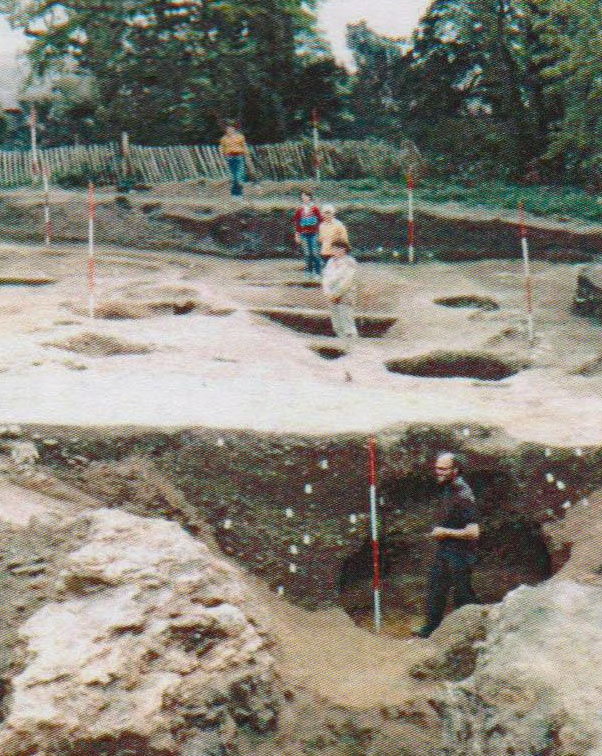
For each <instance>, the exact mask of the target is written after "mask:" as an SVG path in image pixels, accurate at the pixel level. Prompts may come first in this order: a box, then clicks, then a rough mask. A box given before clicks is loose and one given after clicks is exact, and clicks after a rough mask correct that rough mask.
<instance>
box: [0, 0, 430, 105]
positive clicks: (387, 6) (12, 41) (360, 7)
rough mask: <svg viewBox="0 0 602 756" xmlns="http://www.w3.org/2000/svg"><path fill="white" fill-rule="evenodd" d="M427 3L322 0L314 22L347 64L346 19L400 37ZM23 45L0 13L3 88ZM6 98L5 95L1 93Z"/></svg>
mask: <svg viewBox="0 0 602 756" xmlns="http://www.w3.org/2000/svg"><path fill="white" fill-rule="evenodd" d="M428 5H429V0H322V3H321V7H320V10H319V13H318V22H319V25H320V28H321V29H322V31H323V32H324V34H325V36H326V37H327V39H328V40H329V41H330V43H331V45H332V48H333V51H334V54H335V56H336V58H337V59H338V60H339V61H340V62H341V63H345V64H347V65H350V64H351V56H350V54H349V51H348V50H347V49H346V46H345V25H346V24H347V23H350V22H354V21H361V20H362V19H364V20H365V21H366V22H367V24H368V26H369V27H370V28H371V29H373V30H374V31H375V32H378V33H379V34H386V35H388V36H391V37H403V36H407V35H409V34H411V32H412V30H413V29H414V28H415V26H416V24H417V23H418V19H419V18H420V16H421V15H422V14H423V13H424V11H425V10H426V8H427V6H428ZM23 47H24V43H23V38H22V36H21V35H20V34H19V33H18V32H14V31H12V30H11V29H10V27H9V25H8V23H7V22H6V21H5V20H4V19H3V18H1V17H0V85H1V86H2V89H5V91H6V90H7V89H8V90H10V88H11V87H13V88H14V87H16V79H17V77H16V76H15V57H16V55H17V53H18V51H19V50H22V49H23ZM6 99H7V97H6V95H5V96H3V97H2V100H3V101H4V100H6ZM3 104H5V103H4V102H3Z"/></svg>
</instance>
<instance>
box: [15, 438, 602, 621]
mask: <svg viewBox="0 0 602 756" xmlns="http://www.w3.org/2000/svg"><path fill="white" fill-rule="evenodd" d="M27 433H28V434H29V436H30V437H33V438H34V440H35V439H36V438H37V439H45V441H44V440H42V441H41V442H40V441H38V442H37V443H38V445H39V446H40V447H41V448H40V451H41V455H42V463H44V464H46V465H48V466H49V467H51V468H53V470H54V472H55V473H57V474H58V475H59V476H61V477H63V478H64V479H67V480H68V481H69V482H71V483H73V484H75V485H76V486H78V487H79V488H82V489H83V490H85V491H88V492H89V493H91V494H93V495H94V496H97V497H99V498H100V499H101V500H102V501H103V502H104V503H105V504H107V505H109V506H122V507H123V506H125V507H128V506H131V505H132V503H134V504H135V503H136V501H137V497H139V491H140V488H141V486H142V485H143V480H144V476H145V475H148V470H145V471H143V472H140V473H137V472H136V465H135V464H132V465H130V466H129V467H127V469H125V468H123V469H121V471H120V470H119V465H120V464H121V463H122V462H123V461H124V460H128V459H131V458H139V459H141V460H145V461H146V462H148V461H149V460H150V461H152V462H153V466H154V468H156V469H157V470H158V471H159V473H160V475H161V476H162V477H163V478H164V479H165V481H166V482H168V483H169V484H170V485H171V486H172V487H174V488H175V489H177V490H178V491H180V492H181V493H182V498H181V499H180V500H178V499H177V497H176V498H175V499H174V498H173V497H171V498H170V497H169V496H166V497H164V498H163V499H161V498H159V499H156V498H155V499H153V500H152V501H150V502H143V503H142V504H141V505H140V504H139V506H138V508H137V509H136V510H135V511H137V513H144V514H148V515H157V516H163V517H166V516H167V517H171V518H173V519H176V520H179V521H180V522H181V523H182V524H183V525H184V526H185V527H187V528H188V529H189V530H190V531H192V532H196V533H200V532H201V531H202V529H203V528H204V527H205V525H208V526H209V529H210V530H211V531H212V533H213V536H214V538H215V540H216V541H217V543H218V544H219V546H220V547H221V549H222V550H223V551H224V552H225V553H226V554H227V555H228V556H230V557H231V558H233V559H235V560H236V561H238V562H239V563H240V564H242V565H244V566H245V567H246V568H247V569H249V570H250V571H251V572H252V573H254V574H256V575H259V576H261V577H263V578H265V579H266V580H267V581H268V583H269V584H270V586H271V587H272V588H274V589H276V588H278V587H279V586H281V587H282V588H283V590H284V593H285V595H286V596H287V597H288V598H289V599H291V600H293V601H295V602H297V603H299V604H301V605H303V606H306V607H308V608H315V607H318V606H325V605H330V604H332V603H336V602H337V601H338V597H339V588H340V580H341V575H342V573H343V570H344V565H345V562H346V560H348V559H349V557H350V556H352V555H353V554H355V553H357V552H358V551H359V550H361V548H362V546H363V545H364V544H365V542H366V539H367V538H368V537H369V518H368V515H367V493H368V492H367V480H366V473H367V451H366V443H367V438H363V437H358V436H353V437H352V436H336V437H331V438H304V437H299V436H289V437H287V436H284V437H283V436H278V435H269V434H253V433H249V432H242V431H213V430H211V431H209V430H201V429H196V430H188V431H178V432H173V433H163V432H150V431H136V430H130V431H124V430H113V431H106V430H103V431H98V430H90V431H85V432H83V431H81V430H77V431H74V430H72V429H66V428H62V429H59V428H46V429H41V430H40V429H28V430H27ZM49 436H51V438H50V441H52V442H53V443H52V444H48V443H46V441H48V438H49ZM441 449H448V450H451V451H455V452H458V453H459V454H461V455H462V457H463V459H464V460H465V464H466V470H467V473H466V477H467V479H468V481H469V482H472V483H473V485H475V489H476V490H477V493H478V496H479V502H480V506H481V510H482V513H483V517H484V518H486V520H487V521H488V522H489V523H491V527H497V526H504V524H508V523H511V522H512V518H518V519H520V520H521V521H528V522H530V523H533V524H535V525H538V524H542V523H544V522H546V521H550V520H555V519H559V518H562V517H563V516H564V514H565V511H566V509H565V507H566V503H567V502H570V504H569V506H572V505H575V504H576V503H577V501H578V499H579V497H581V496H583V495H585V494H587V493H588V492H590V491H592V490H594V489H595V488H597V487H599V486H600V485H601V484H602V449H600V448H589V449H573V448H568V449H554V448H546V447H542V446H538V445H532V444H518V443H515V442H513V441H512V440H511V439H509V438H508V437H506V436H504V435H502V434H499V433H498V432H496V431H495V430H492V429H487V428H478V427H466V426H457V427H456V426H445V427H433V426H421V425H413V426H410V427H405V428H398V429H393V430H390V431H388V432H387V433H386V434H381V435H379V436H378V437H377V450H378V469H379V480H380V490H379V493H380V495H382V496H383V499H384V500H383V523H384V525H385V533H384V534H383V535H384V537H386V528H387V527H388V525H387V523H390V522H391V521H392V519H393V517H395V518H396V528H399V527H404V516H405V515H404V513H403V512H402V514H401V517H400V516H399V513H397V514H396V513H395V510H396V508H397V507H398V502H397V501H395V500H394V497H392V495H391V490H393V489H392V485H391V482H392V481H394V482H395V485H397V486H399V485H401V486H403V483H404V480H405V479H408V480H415V479H416V478H423V477H424V476H425V471H428V470H429V469H430V466H431V465H432V461H433V458H434V456H435V455H436V453H437V452H438V451H439V450H441ZM141 469H142V468H141ZM393 488H394V486H393ZM141 508H142V511H141ZM406 514H407V517H406V520H405V525H406V526H407V527H408V528H410V529H411V528H413V529H414V530H420V529H426V528H427V527H428V519H427V520H425V521H424V522H422V521H421V510H420V508H419V507H416V508H414V509H413V510H412V511H410V512H408V513H406ZM422 514H424V513H422ZM408 518H409V519H408ZM567 557H568V553H566V552H565V551H563V552H555V553H552V554H551V560H552V570H556V569H558V568H559V567H560V566H562V564H563V563H564V562H565V561H566V559H567ZM291 565H294V567H291Z"/></svg>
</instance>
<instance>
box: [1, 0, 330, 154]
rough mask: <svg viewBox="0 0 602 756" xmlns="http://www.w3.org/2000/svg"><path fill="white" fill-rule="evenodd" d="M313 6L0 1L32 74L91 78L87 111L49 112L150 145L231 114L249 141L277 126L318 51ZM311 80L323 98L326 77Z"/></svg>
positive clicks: (225, 0)
mask: <svg viewBox="0 0 602 756" xmlns="http://www.w3.org/2000/svg"><path fill="white" fill-rule="evenodd" d="M315 4H316V0H61V1H60V2H59V1H57V0H38V2H36V3H35V4H32V3H28V2H25V0H0V9H4V10H5V11H8V12H10V13H11V19H12V21H13V23H14V24H17V25H20V26H22V27H23V28H24V29H25V31H26V33H27V34H28V35H29V36H30V37H32V38H33V44H32V46H31V49H30V53H29V55H30V59H31V62H32V67H33V71H34V75H35V76H37V77H38V78H43V77H46V79H48V80H49V81H50V86H51V87H54V86H55V82H56V79H57V77H58V78H60V77H64V76H65V74H66V73H67V74H68V75H70V76H72V77H73V76H76V77H77V76H83V77H89V78H91V80H92V81H93V84H94V87H93V88H94V92H95V97H96V99H95V102H94V103H93V112H92V114H90V113H89V112H87V111H86V112H85V113H84V112H82V111H81V108H80V107H75V108H71V109H69V108H65V107H63V108H62V110H60V115H61V116H62V117H63V118H65V119H71V123H70V127H71V128H76V129H77V130H78V131H81V130H82V127H81V123H80V121H81V120H82V118H85V120H86V128H85V129H83V130H84V131H88V132H90V134H91V137H93V138H96V139H107V138H114V137H115V136H116V134H118V133H119V131H121V130H127V131H129V132H130V134H131V137H132V139H134V140H136V141H139V142H146V143H160V142H165V141H172V142H173V141H178V140H184V141H199V140H202V139H214V138H215V137H216V136H217V135H218V133H219V122H220V120H222V119H225V118H228V117H230V118H235V119H237V120H241V121H242V123H243V126H244V128H245V130H246V132H247V134H248V136H249V137H250V138H251V139H252V140H254V141H265V140H275V139H280V138H282V137H284V136H286V135H287V134H289V133H290V130H291V128H293V127H294V126H295V125H296V124H297V123H298V113H297V111H298V108H299V99H300V98H299V96H298V93H297V92H296V85H297V83H298V82H299V81H300V80H302V79H303V75H304V71H305V69H306V68H307V67H308V66H314V68H315V66H316V63H317V62H318V61H320V60H321V59H326V58H327V56H326V55H325V53H316V50H317V49H318V48H319V47H320V44H319V39H318V37H317V33H316V31H315V15H314V9H315ZM312 47H313V52H311V51H312ZM315 70H316V71H318V73H319V68H317V69H316V68H315ZM330 73H331V72H330ZM323 83H324V84H325V86H326V89H327V92H328V93H329V96H331V97H334V96H335V94H336V92H335V88H334V78H333V76H332V75H330V76H329V77H327V78H326V80H325V82H323ZM321 84H322V82H319V83H318V85H317V88H318V89H319V88H320V85H321ZM335 99H336V98H335ZM64 104H65V103H64V98H63V105H64ZM54 110H55V111H56V110H57V109H56V108H54ZM78 119H79V120H78Z"/></svg>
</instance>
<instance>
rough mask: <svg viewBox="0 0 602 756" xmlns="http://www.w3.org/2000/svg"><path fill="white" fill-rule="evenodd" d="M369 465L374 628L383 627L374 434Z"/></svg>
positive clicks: (369, 449)
mask: <svg viewBox="0 0 602 756" xmlns="http://www.w3.org/2000/svg"><path fill="white" fill-rule="evenodd" d="M368 467H369V482H370V531H371V538H370V540H371V543H372V592H373V594H374V630H375V632H377V633H379V632H380V628H381V623H382V620H381V606H380V546H379V542H378V515H377V511H376V441H375V440H374V436H372V437H371V438H370V441H369V444H368Z"/></svg>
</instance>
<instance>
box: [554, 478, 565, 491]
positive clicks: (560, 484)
mask: <svg viewBox="0 0 602 756" xmlns="http://www.w3.org/2000/svg"><path fill="white" fill-rule="evenodd" d="M556 488H557V489H558V490H559V491H564V489H565V488H566V484H565V483H563V482H562V481H561V480H557V481H556Z"/></svg>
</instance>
